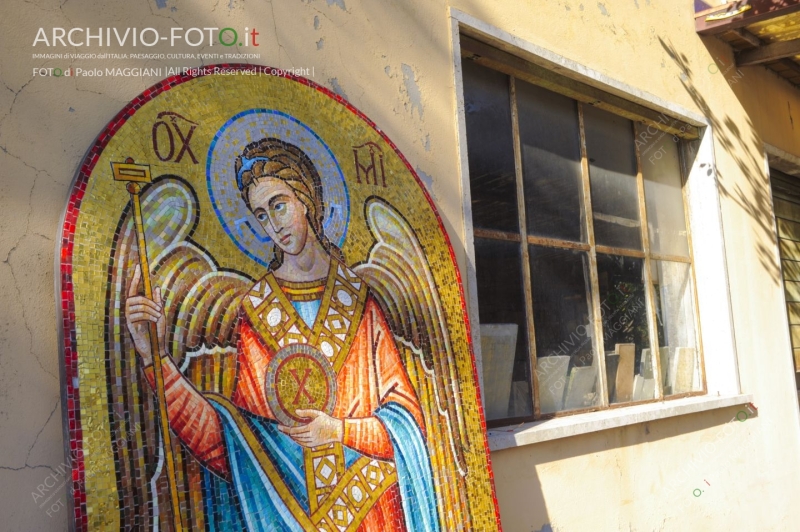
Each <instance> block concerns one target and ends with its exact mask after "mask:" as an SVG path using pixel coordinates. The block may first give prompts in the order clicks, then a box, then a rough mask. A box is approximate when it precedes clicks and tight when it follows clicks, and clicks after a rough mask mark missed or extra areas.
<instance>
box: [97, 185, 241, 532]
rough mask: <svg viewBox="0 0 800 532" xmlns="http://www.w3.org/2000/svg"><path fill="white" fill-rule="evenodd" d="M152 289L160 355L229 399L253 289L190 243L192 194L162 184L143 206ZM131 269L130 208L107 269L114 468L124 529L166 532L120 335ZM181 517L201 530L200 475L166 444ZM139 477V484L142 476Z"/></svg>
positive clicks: (165, 510) (132, 367)
mask: <svg viewBox="0 0 800 532" xmlns="http://www.w3.org/2000/svg"><path fill="white" fill-rule="evenodd" d="M141 202H142V213H143V218H144V226H145V235H146V240H147V256H148V260H149V262H150V271H151V281H152V284H153V286H154V287H161V290H162V297H163V299H164V313H165V315H166V320H167V345H168V350H169V352H170V354H171V355H172V357H173V359H174V360H175V363H176V364H177V365H178V367H179V368H180V370H181V371H182V372H183V373H184V374H185V375H186V376H187V377H188V378H189V380H190V381H191V382H192V383H193V384H194V385H195V387H197V388H198V389H199V390H200V391H209V392H216V393H221V394H224V395H226V396H228V397H230V395H231V394H232V391H233V385H234V379H235V370H236V342H237V337H236V322H237V317H238V308H239V299H240V298H241V296H242V295H243V294H244V293H245V292H246V291H247V290H248V289H249V287H250V286H251V285H252V283H253V280H252V279H251V278H249V277H248V276H246V275H243V274H241V273H239V272H235V271H224V270H223V269H221V268H219V266H218V265H217V264H216V262H215V261H214V259H213V257H211V255H210V254H209V253H208V252H207V251H205V250H203V249H202V248H201V247H199V246H198V245H197V244H196V243H194V242H193V241H192V239H191V236H192V233H193V232H194V230H195V228H196V226H197V223H198V220H199V212H198V201H197V197H196V195H195V193H194V190H193V189H192V188H191V186H190V185H189V184H187V183H186V182H184V181H183V180H181V179H179V178H177V177H172V176H167V177H162V178H160V179H158V180H156V181H155V182H153V184H151V185H150V186H149V187H148V188H146V189H145V190H144V192H143V193H142V196H141ZM137 263H138V245H137V241H136V233H135V231H134V227H133V221H132V216H131V214H130V208H127V209H126V210H125V211H124V212H123V213H122V216H121V218H120V221H119V225H118V228H117V232H116V237H115V241H114V246H113V248H112V253H111V260H110V262H109V271H108V285H107V298H106V301H107V302H108V303H107V305H108V306H107V307H106V335H105V337H106V371H107V382H108V389H107V393H108V402H109V416H110V421H111V448H112V450H113V452H114V458H115V463H116V468H117V479H118V482H117V492H118V496H119V509H120V523H121V525H122V528H124V529H126V530H127V529H128V528H129V527H130V528H135V529H137V530H139V529H142V530H150V529H151V528H156V522H157V523H158V528H159V529H161V530H170V529H171V527H172V520H171V517H170V512H171V505H170V503H169V495H168V490H167V489H166V488H167V487H166V477H165V474H164V473H163V469H164V467H163V460H164V449H163V448H162V445H161V443H160V435H159V430H158V418H157V411H156V408H157V406H156V403H155V397H154V395H155V394H154V393H153V392H152V390H151V389H150V386H149V385H148V384H147V382H146V380H145V379H144V375H143V373H142V372H141V368H140V365H139V364H138V362H137V357H136V352H135V350H134V348H133V342H132V341H131V338H130V335H129V334H128V331H127V328H126V325H125V315H124V314H125V313H124V308H125V294H127V293H128V286H129V284H130V282H131V280H132V277H133V271H134V268H135V266H136V264H137ZM172 447H173V448H172V452H173V454H174V456H175V460H176V470H177V477H178V478H177V479H176V480H177V484H178V489H179V493H180V495H179V496H180V499H181V505H180V506H181V508H182V510H183V511H185V512H187V515H185V516H184V522H185V523H186V522H190V519H189V515H188V513H191V515H192V517H193V518H194V519H195V520H196V521H197V522H203V521H204V519H203V517H204V516H203V505H202V500H203V498H202V493H201V485H202V474H203V473H202V466H201V465H200V464H199V463H198V462H197V460H195V459H194V458H193V457H192V456H191V455H190V454H189V453H188V452H187V451H186V450H184V449H183V447H182V446H181V444H180V442H179V440H178V438H175V437H173V438H172ZM142 471H145V472H146V474H144V475H142V473H141V472H142Z"/></svg>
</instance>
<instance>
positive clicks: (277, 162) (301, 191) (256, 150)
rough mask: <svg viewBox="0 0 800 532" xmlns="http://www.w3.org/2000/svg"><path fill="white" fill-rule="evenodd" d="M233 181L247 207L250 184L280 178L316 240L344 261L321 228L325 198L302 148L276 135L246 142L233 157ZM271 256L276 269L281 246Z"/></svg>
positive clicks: (312, 166) (279, 263)
mask: <svg viewBox="0 0 800 532" xmlns="http://www.w3.org/2000/svg"><path fill="white" fill-rule="evenodd" d="M234 170H235V171H236V184H237V186H238V187H239V191H240V192H241V193H242V199H243V200H244V202H245V204H246V205H247V208H248V209H250V208H251V207H250V187H252V186H253V185H255V184H256V183H258V182H259V181H260V180H261V179H264V178H272V179H280V180H281V181H283V182H284V183H286V185H287V186H288V187H289V188H291V189H292V191H294V193H295V196H297V199H298V200H300V202H301V203H302V204H303V205H305V207H306V219H307V220H308V225H309V226H310V227H311V230H312V231H313V233H314V235H315V236H316V238H317V240H319V242H320V244H322V247H323V248H325V251H327V252H328V254H329V255H331V256H333V257H334V258H336V259H338V260H340V261H344V256H343V255H342V251H341V250H340V249H339V248H338V247H337V246H336V245H335V244H333V242H331V241H330V240H328V237H326V236H325V231H324V229H323V225H322V223H323V220H324V218H325V198H324V196H323V190H322V181H321V179H320V177H319V173H318V172H317V169H316V168H315V167H314V163H313V162H312V161H311V159H310V158H309V157H308V155H306V154H305V153H304V152H303V150H301V149H300V148H298V147H297V146H295V145H294V144H289V143H288V142H284V141H282V140H280V139H276V138H271V137H270V138H264V139H261V140H257V141H255V142H251V143H250V144H248V145H247V146H246V147H245V148H244V150H243V151H242V154H241V155H240V156H239V157H237V158H236V165H235V167H234ZM273 250H274V251H273V252H274V257H273V259H272V261H271V262H270V264H269V269H270V270H276V269H277V268H279V267H280V265H281V264H283V250H282V249H280V247H278V246H277V245H274V247H273Z"/></svg>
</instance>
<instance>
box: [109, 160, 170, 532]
mask: <svg viewBox="0 0 800 532" xmlns="http://www.w3.org/2000/svg"><path fill="white" fill-rule="evenodd" d="M111 169H112V171H113V172H114V180H115V181H126V182H127V183H128V184H127V186H126V187H125V188H126V189H127V190H128V192H130V194H131V204H132V205H133V222H134V226H135V227H136V241H137V243H138V244H139V265H140V267H141V269H142V281H143V282H144V296H145V297H146V298H147V299H150V300H152V299H153V287H152V286H151V285H150V262H149V261H148V260H147V244H146V242H145V238H144V223H143V221H142V204H141V202H140V201H139V194H140V193H141V191H142V183H150V182H151V181H152V178H151V176H150V165H147V164H134V162H133V159H132V158H130V157H128V158H127V159H126V160H125V162H124V163H111ZM150 353H151V354H152V356H153V372H154V374H155V377H156V397H157V399H158V401H157V403H158V404H157V408H158V419H159V427H160V428H161V438H162V441H163V442H164V453H165V454H166V458H167V482H168V484H169V495H170V501H171V502H172V519H173V524H174V527H175V531H176V532H182V531H183V524H182V522H181V511H180V510H181V507H180V501H179V500H178V487H177V485H176V483H175V457H174V456H173V455H172V444H171V441H170V440H171V437H170V436H171V435H170V432H169V417H168V416H167V394H166V391H165V389H164V373H163V372H162V370H161V367H162V365H161V350H160V348H159V346H158V328H157V325H156V324H155V323H153V322H150ZM154 495H155V494H154ZM156 496H157V495H156Z"/></svg>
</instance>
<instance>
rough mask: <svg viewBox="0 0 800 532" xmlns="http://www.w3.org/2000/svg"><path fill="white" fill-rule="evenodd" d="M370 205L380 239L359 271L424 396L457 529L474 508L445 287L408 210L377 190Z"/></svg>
mask: <svg viewBox="0 0 800 532" xmlns="http://www.w3.org/2000/svg"><path fill="white" fill-rule="evenodd" d="M365 212H366V219H367V225H368V227H369V229H370V231H371V233H372V235H373V237H374V238H375V241H376V242H375V244H374V245H373V247H372V249H371V250H370V252H369V257H368V260H367V262H366V263H363V264H360V265H358V266H356V267H355V268H354V271H355V272H356V273H358V274H359V275H360V276H361V277H362V278H363V279H364V280H365V281H366V282H367V284H369V286H370V288H371V289H372V291H373V293H374V294H375V295H376V297H377V299H378V300H379V301H380V304H381V306H382V307H383V310H384V313H385V314H386V318H387V320H388V322H389V326H390V328H391V329H392V333H393V335H394V337H395V342H396V343H397V347H398V349H399V350H400V353H401V354H402V356H403V362H404V363H405V366H406V370H407V371H408V374H409V378H410V379H411V382H412V384H413V385H414V388H415V390H416V392H417V395H418V397H419V399H420V404H421V406H422V410H423V413H424V416H425V424H426V431H427V434H428V450H429V454H430V457H431V465H432V467H433V472H434V477H435V479H434V484H435V485H436V488H437V490H438V491H439V492H440V493H439V494H438V495H439V497H438V500H437V503H438V504H439V515H440V516H441V518H442V519H443V523H442V526H443V529H444V530H456V528H457V526H463V523H464V522H465V521H463V520H464V519H467V516H468V514H467V512H466V511H465V504H466V495H465V490H464V479H465V477H466V475H467V465H466V460H465V456H464V454H465V451H466V449H467V446H468V439H467V434H466V426H465V423H464V417H463V413H462V405H461V390H460V385H459V382H460V379H459V375H458V367H457V365H456V361H455V352H454V350H453V349H452V346H451V344H450V335H449V334H448V331H447V323H446V321H445V316H444V312H443V310H442V302H441V299H440V297H439V291H438V289H437V287H436V284H435V282H434V279H433V275H432V273H431V268H430V265H429V264H428V260H427V257H426V256H425V251H424V250H423V249H422V246H421V245H420V243H419V239H418V238H417V236H416V234H415V233H414V230H413V229H412V228H411V226H410V225H409V223H408V222H407V221H406V220H405V219H404V218H403V216H402V215H401V214H400V213H399V212H397V211H396V210H395V209H394V208H393V207H392V206H391V205H389V204H388V203H386V202H385V201H384V200H382V199H380V198H374V197H373V198H371V199H369V200H368V201H367V204H366V208H365ZM454 510H455V511H454ZM459 510H461V511H459ZM459 513H460V514H461V515H458V514H459ZM459 523H460V525H459ZM467 528H468V527H467Z"/></svg>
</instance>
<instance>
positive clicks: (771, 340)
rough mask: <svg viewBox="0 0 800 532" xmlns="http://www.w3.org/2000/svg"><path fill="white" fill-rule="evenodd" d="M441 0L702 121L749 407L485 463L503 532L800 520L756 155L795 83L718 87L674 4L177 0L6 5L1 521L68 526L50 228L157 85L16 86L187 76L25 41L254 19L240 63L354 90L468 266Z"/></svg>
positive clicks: (19, 526)
mask: <svg viewBox="0 0 800 532" xmlns="http://www.w3.org/2000/svg"><path fill="white" fill-rule="evenodd" d="M450 7H455V8H457V9H459V10H461V11H463V12H465V13H468V14H470V15H472V16H474V17H476V18H478V19H481V20H483V21H485V22H486V23H488V24H491V25H493V26H496V27H499V28H501V29H503V30H505V31H508V32H510V33H512V34H514V35H516V36H517V37H519V38H521V39H524V40H527V41H529V42H531V43H534V44H537V45H539V46H542V47H544V48H547V49H549V50H552V51H553V52H555V53H558V54H561V55H563V56H564V57H567V58H569V59H572V60H574V61H577V62H578V63H581V64H583V65H585V66H587V67H589V68H591V69H593V70H595V71H597V72H599V73H601V74H604V75H606V76H608V77H610V78H613V79H616V80H618V81H620V82H623V83H626V84H628V85H630V86H632V87H635V88H637V89H639V90H642V91H645V92H648V93H651V94H653V95H655V96H658V97H659V98H662V99H664V100H667V101H670V102H673V103H675V104H678V105H681V106H683V107H685V108H687V109H690V110H693V111H695V112H699V113H702V114H703V115H705V116H706V117H707V118H708V120H709V121H710V123H711V124H712V126H713V127H714V131H715V156H716V162H717V173H718V177H719V180H720V186H721V191H722V215H723V223H724V229H725V233H726V249H727V257H728V268H729V276H730V286H731V295H732V305H733V318H734V325H735V332H736V346H737V350H738V361H739V372H740V378H741V387H742V390H743V391H744V392H748V393H753V394H754V395H755V404H756V405H757V406H758V408H759V415H758V417H756V418H754V419H749V420H747V421H746V422H744V423H737V424H735V425H727V422H729V421H730V420H731V419H733V418H734V416H735V415H736V411H737V409H736V408H732V409H723V410H716V411H710V412H706V413H702V414H692V415H687V416H681V417H677V418H670V419H667V420H662V421H657V422H652V423H648V424H640V425H633V426H629V427H626V428H621V429H613V430H606V431H602V432H598V433H593V434H588V435H583V436H576V437H571V438H567V439H562V440H557V441H551V442H546V443H540V444H536V445H531V446H526V447H521V448H517V449H512V450H504V451H499V452H495V453H493V455H492V460H493V464H494V471H495V479H496V486H497V495H498V499H499V502H500V508H501V516H502V520H503V525H504V528H505V529H506V530H510V531H525V532H528V531H531V532H532V531H540V530H562V531H572V530H621V529H626V530H643V531H644V530H791V529H793V528H796V526H797V525H796V523H798V522H800V510H799V509H798V506H797V505H796V504H793V503H794V501H793V494H794V493H797V491H798V489H800V430H799V429H800V425H798V406H797V397H796V394H795V389H794V378H793V375H792V373H793V368H792V362H791V356H790V349H789V336H788V329H787V326H786V317H785V313H784V308H783V295H782V289H781V286H780V281H779V270H778V264H779V263H778V260H777V249H776V247H775V235H774V227H773V222H772V216H771V202H770V199H769V190H768V178H767V175H766V172H765V168H764V157H763V150H762V147H761V145H762V142H763V141H767V142H770V143H771V144H774V145H776V146H778V147H780V148H781V149H783V150H786V151H788V152H790V153H792V154H794V155H797V156H800V138H798V135H797V134H796V133H795V132H794V124H793V120H794V118H793V117H794V116H795V115H794V114H789V112H788V108H787V104H788V105H790V106H791V109H792V111H791V113H800V97H798V95H799V94H800V93H798V91H797V89H796V88H793V87H790V86H788V85H787V84H786V83H785V82H783V81H781V80H779V79H778V78H777V77H775V76H773V75H772V74H770V73H768V72H766V71H764V70H763V69H758V68H750V69H743V70H742V72H743V75H742V76H741V79H738V80H737V81H736V82H735V83H732V82H731V74H730V73H727V74H723V73H722V72H719V70H721V69H720V68H719V66H718V68H717V69H716V70H718V72H712V71H713V70H715V69H714V68H709V66H710V65H712V64H718V63H715V58H718V57H724V58H726V60H725V63H727V64H730V57H729V55H728V56H725V55H724V54H727V53H729V52H727V50H726V49H725V47H724V46H723V45H721V44H720V43H718V42H716V41H714V40H702V39H700V38H699V37H698V36H697V35H696V34H695V32H694V25H693V6H692V2H691V1H689V0H679V1H666V0H633V1H630V0H605V1H603V2H595V1H588V0H582V1H581V0H554V1H547V2H545V1H536V2H515V1H512V0H494V1H491V2H489V1H482V2H481V1H477V0H451V1H449V2H448V1H446V0H425V1H423V0H416V1H413V2H378V1H374V0H373V1H369V0H362V1H358V0H308V1H302V0H280V1H279V0H273V1H272V2H266V1H259V2H247V3H245V2H243V1H242V0H230V1H226V2H222V1H217V2H216V4H214V5H209V6H207V7H206V6H204V7H202V8H200V7H198V6H197V5H196V3H192V2H188V1H181V0H148V1H144V0H141V1H137V2H127V3H119V2H113V3H112V2H100V1H98V0H67V1H64V2H61V1H60V0H31V1H22V0H4V2H3V3H2V6H0V21H1V22H0V50H2V54H0V81H1V82H2V86H0V169H1V170H0V198H2V199H0V201H1V202H2V208H0V529H2V530H41V531H49V530H53V531H55V530H65V529H66V528H67V521H68V515H67V512H66V511H65V508H64V506H63V503H62V504H61V505H58V501H64V500H65V493H64V489H65V488H64V487H63V485H62V483H63V481H64V467H63V466H62V465H61V464H62V463H63V461H64V452H63V442H62V436H61V434H62V433H61V404H60V401H59V367H58V357H59V353H58V346H57V336H56V321H55V320H56V318H55V303H54V300H55V296H54V293H53V284H54V283H53V262H54V257H53V254H54V249H55V247H56V244H55V242H54V238H55V237H56V235H57V232H58V217H59V215H60V213H61V212H62V210H63V208H64V205H65V202H66V199H67V194H68V190H69V186H70V183H71V180H72V177H73V175H74V172H75V170H76V168H77V166H78V164H79V162H80V160H81V158H82V156H83V154H84V150H86V148H87V147H88V146H89V145H90V143H91V141H92V140H93V139H94V136H95V135H96V134H97V133H98V132H99V131H100V130H101V129H102V128H103V127H104V126H105V124H106V123H107V121H108V120H109V119H110V118H111V117H113V115H114V114H115V113H116V112H117V111H118V110H119V109H120V108H121V107H122V106H123V105H124V104H125V103H127V102H128V101H129V100H131V99H132V98H133V97H135V96H136V95H137V94H139V93H140V92H142V91H143V90H144V89H146V88H147V87H148V86H150V85H152V84H153V83H155V82H156V81H158V79H155V78H113V77H97V78H59V79H56V78H43V77H32V74H31V72H32V68H33V67H38V66H45V67H61V68H64V67H67V66H70V64H69V63H72V65H71V66H73V67H84V66H88V67H95V66H96V67H101V68H106V67H109V68H111V67H126V66H128V67H145V66H148V67H157V66H176V65H177V66H198V65H199V64H200V61H196V60H195V61H193V60H169V61H146V60H116V61H115V60H107V61H102V62H101V61H94V62H93V61H88V60H76V61H64V60H42V59H32V58H31V53H33V52H38V51H40V50H39V49H34V48H32V47H31V44H32V42H33V39H34V37H35V35H36V31H37V30H38V28H39V27H44V28H46V29H48V31H49V28H51V27H54V26H55V27H64V28H72V27H84V28H85V27H90V28H98V27H119V28H126V27H138V28H143V27H148V26H149V27H154V28H157V29H158V30H159V31H160V32H161V33H162V34H164V35H168V34H169V29H170V27H173V26H178V27H184V28H186V27H226V26H232V27H244V26H248V27H251V28H252V27H256V28H258V31H259V32H260V34H261V35H260V37H259V39H260V44H261V46H260V47H259V48H258V49H257V50H258V53H260V54H261V59H259V60H253V62H255V63H259V64H268V65H271V66H275V67H280V68H290V67H308V68H312V67H313V68H314V75H313V77H312V79H313V80H314V81H316V82H317V83H320V84H322V85H325V86H328V87H329V88H331V89H332V90H334V91H336V92H338V93H340V94H341V95H342V96H344V97H346V98H347V99H348V100H350V101H351V102H352V103H353V104H354V105H355V106H356V107H358V108H359V109H360V110H361V111H363V112H364V113H365V114H366V115H367V116H368V117H370V118H371V119H372V120H374V121H375V122H376V123H377V124H378V126H379V127H380V128H382V129H383V130H384V131H385V132H386V133H387V135H388V136H389V137H390V138H391V139H392V140H393V141H394V142H395V143H396V144H397V145H398V147H399V149H400V150H401V151H402V152H403V153H404V154H405V155H406V157H407V158H408V159H409V161H411V164H412V166H414V167H415V168H416V169H417V171H418V173H419V174H420V176H421V177H422V179H423V181H425V182H426V184H428V185H429V188H430V189H431V191H432V193H433V196H434V199H435V201H436V203H437V205H438V207H439V210H440V213H441V215H442V218H443V219H444V222H445V225H446V227H447V229H448V231H449V233H450V237H451V240H452V242H453V246H454V248H455V251H456V254H457V258H458V260H459V264H460V267H461V269H462V271H466V263H465V261H466V258H465V257H466V253H465V242H464V238H463V234H464V230H463V220H462V204H461V184H460V183H461V181H460V177H459V176H460V168H459V167H458V161H459V152H458V145H457V142H458V140H457V129H456V95H455V88H454V86H453V83H454V82H453V79H454V77H453V63H452V47H451V46H452V43H451V41H450V19H449V15H448V13H449V11H448V10H449V8H450ZM42 51H47V50H42ZM51 51H52V50H51ZM59 51H62V50H59ZM66 51H67V52H86V51H87V49H85V48H84V49H81V50H75V49H67V50H66ZM89 51H93V52H97V50H89ZM102 51H109V52H115V51H116V52H120V51H127V52H130V50H129V49H128V50H120V49H114V48H113V47H112V48H110V49H103V50H102ZM139 51H147V50H139ZM155 51H157V52H164V53H166V52H171V53H181V52H194V53H197V52H224V50H221V49H220V48H219V47H215V48H214V49H213V50H211V49H205V50H203V49H200V50H198V49H194V48H188V47H186V48H184V49H182V48H181V47H175V48H172V49H167V48H165V49H158V47H156V49H155ZM795 110H797V111H795ZM798 117H799V118H800V115H798ZM798 127H800V124H798ZM724 310H725V309H723V308H721V309H720V311H724ZM705 348H706V349H713V346H705ZM84 400H85V401H86V400H91V399H90V398H87V399H84ZM97 400H99V395H98V399H97ZM710 445H713V448H712V447H709V446H710ZM712 449H713V452H707V451H709V450H712ZM700 457H702V459H700ZM687 463H693V464H695V465H694V466H693V471H694V472H693V473H692V474H690V475H687V478H685V479H682V481H681V483H680V487H679V489H678V490H677V491H676V492H675V493H671V494H667V493H665V490H664V489H663V488H664V486H665V485H666V484H667V483H668V482H670V481H672V480H673V479H674V476H675V475H676V474H678V471H679V470H680V469H681V468H682V467H683V466H684V465H685V464H687ZM706 484H708V485H706ZM43 486H44V487H43ZM694 488H703V489H704V492H703V494H702V496H700V497H693V496H692V490H693V489H694ZM37 491H38V492H39V493H40V494H41V493H44V494H45V498H49V499H48V500H47V502H46V503H44V501H45V498H36V497H34V496H33V493H35V492H37ZM548 526H549V527H550V528H547V527H548Z"/></svg>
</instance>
